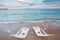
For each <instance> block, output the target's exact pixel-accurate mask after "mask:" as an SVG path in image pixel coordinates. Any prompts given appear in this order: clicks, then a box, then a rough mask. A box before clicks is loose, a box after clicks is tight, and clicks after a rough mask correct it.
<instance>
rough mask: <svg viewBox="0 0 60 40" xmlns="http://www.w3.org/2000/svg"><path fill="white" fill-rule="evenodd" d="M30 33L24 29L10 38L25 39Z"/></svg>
mask: <svg viewBox="0 0 60 40" xmlns="http://www.w3.org/2000/svg"><path fill="white" fill-rule="evenodd" d="M28 31H29V28H26V27H24V28H22V29H20V30H19V31H18V32H17V34H15V35H10V36H13V37H17V38H25V37H26V36H27V34H28Z"/></svg>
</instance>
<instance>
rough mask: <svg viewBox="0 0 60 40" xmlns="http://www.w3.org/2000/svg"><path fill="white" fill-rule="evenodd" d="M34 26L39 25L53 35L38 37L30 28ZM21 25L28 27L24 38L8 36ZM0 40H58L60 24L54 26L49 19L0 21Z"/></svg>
mask: <svg viewBox="0 0 60 40" xmlns="http://www.w3.org/2000/svg"><path fill="white" fill-rule="evenodd" d="M35 26H39V27H41V28H42V29H44V31H45V32H46V33H49V34H55V35H54V36H51V37H38V36H36V34H35V33H34V31H33V29H32V27H35ZM22 27H28V28H30V31H29V33H28V35H27V37H26V38H24V39H20V38H15V37H11V36H9V35H11V34H16V33H17V31H18V30H19V29H21V28H22ZM45 28H46V29H45ZM0 40H60V26H56V25H54V24H53V22H49V21H44V22H36V23H29V22H26V23H23V22H22V23H2V24H1V23H0Z"/></svg>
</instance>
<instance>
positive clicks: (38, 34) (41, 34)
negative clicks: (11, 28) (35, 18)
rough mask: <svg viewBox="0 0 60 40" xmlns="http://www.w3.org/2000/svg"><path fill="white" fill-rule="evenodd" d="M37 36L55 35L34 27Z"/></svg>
mask: <svg viewBox="0 0 60 40" xmlns="http://www.w3.org/2000/svg"><path fill="white" fill-rule="evenodd" d="M33 30H34V31H35V33H36V35H37V36H41V37H46V36H53V35H54V34H47V33H46V32H45V31H44V30H43V29H41V28H39V27H33Z"/></svg>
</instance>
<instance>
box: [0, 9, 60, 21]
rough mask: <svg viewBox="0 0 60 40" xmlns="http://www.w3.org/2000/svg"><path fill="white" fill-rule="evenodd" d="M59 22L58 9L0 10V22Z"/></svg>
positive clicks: (59, 10) (59, 12)
mask: <svg viewBox="0 0 60 40" xmlns="http://www.w3.org/2000/svg"><path fill="white" fill-rule="evenodd" d="M40 20H60V9H9V10H0V22H20V21H40Z"/></svg>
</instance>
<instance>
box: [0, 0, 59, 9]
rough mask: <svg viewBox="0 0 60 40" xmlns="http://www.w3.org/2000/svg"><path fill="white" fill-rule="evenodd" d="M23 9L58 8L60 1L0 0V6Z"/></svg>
mask: <svg viewBox="0 0 60 40" xmlns="http://www.w3.org/2000/svg"><path fill="white" fill-rule="evenodd" d="M1 5H5V6H8V7H16V6H19V7H25V8H30V7H31V8H60V0H0V6H1Z"/></svg>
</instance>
